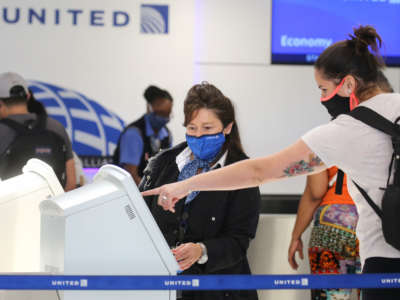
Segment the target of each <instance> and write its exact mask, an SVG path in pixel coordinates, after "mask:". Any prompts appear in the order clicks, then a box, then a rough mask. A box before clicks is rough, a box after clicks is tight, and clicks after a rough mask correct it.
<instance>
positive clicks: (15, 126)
mask: <svg viewBox="0 0 400 300" xmlns="http://www.w3.org/2000/svg"><path fill="white" fill-rule="evenodd" d="M0 123H2V124H4V125H6V126H8V127H10V128H11V129H12V130H14V131H15V132H16V134H17V136H18V135H21V134H24V133H26V132H28V128H27V127H26V125H24V124H21V123H19V122H17V121H14V120H11V119H8V118H6V119H2V120H0Z"/></svg>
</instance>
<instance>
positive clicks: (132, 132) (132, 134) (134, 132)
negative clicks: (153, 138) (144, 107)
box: [122, 126, 142, 139]
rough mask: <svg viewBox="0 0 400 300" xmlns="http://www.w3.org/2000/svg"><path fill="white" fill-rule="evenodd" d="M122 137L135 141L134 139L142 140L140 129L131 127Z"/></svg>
mask: <svg viewBox="0 0 400 300" xmlns="http://www.w3.org/2000/svg"><path fill="white" fill-rule="evenodd" d="M122 135H123V136H124V137H125V138H129V139H134V138H142V134H141V132H140V129H139V128H138V127H136V126H130V127H127V128H126V129H125V130H124V132H123V133H122Z"/></svg>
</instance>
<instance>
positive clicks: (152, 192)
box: [141, 187, 161, 196]
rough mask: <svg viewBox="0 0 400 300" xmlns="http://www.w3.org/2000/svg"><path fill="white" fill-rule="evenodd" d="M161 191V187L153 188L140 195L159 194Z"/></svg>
mask: <svg viewBox="0 0 400 300" xmlns="http://www.w3.org/2000/svg"><path fill="white" fill-rule="evenodd" d="M160 193H161V188H159V187H158V188H155V189H151V190H148V191H144V192H142V193H141V194H142V196H152V195H159V194H160Z"/></svg>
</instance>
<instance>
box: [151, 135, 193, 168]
mask: <svg viewBox="0 0 400 300" xmlns="http://www.w3.org/2000/svg"><path fill="white" fill-rule="evenodd" d="M186 147H187V144H186V142H183V143H180V144H178V145H176V146H174V147H172V148H169V149H164V150H161V151H160V152H158V153H157V154H156V155H155V156H153V157H151V158H150V159H149V162H148V164H147V167H146V169H145V170H144V173H150V172H154V171H155V170H159V169H161V168H162V167H163V166H165V165H167V164H169V163H170V162H175V159H176V156H177V155H178V154H179V153H180V152H182V151H183V150H184V149H185V148H186Z"/></svg>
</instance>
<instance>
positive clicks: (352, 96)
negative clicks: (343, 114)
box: [350, 91, 360, 111]
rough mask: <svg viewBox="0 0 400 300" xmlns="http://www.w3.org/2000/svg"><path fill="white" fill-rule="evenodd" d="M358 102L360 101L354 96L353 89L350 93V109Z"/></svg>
mask: <svg viewBox="0 0 400 300" xmlns="http://www.w3.org/2000/svg"><path fill="white" fill-rule="evenodd" d="M358 104H360V101H359V100H358V98H357V97H356V95H355V94H354V91H353V92H352V93H351V95H350V111H352V110H353V109H355V108H356V107H357V105H358Z"/></svg>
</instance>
